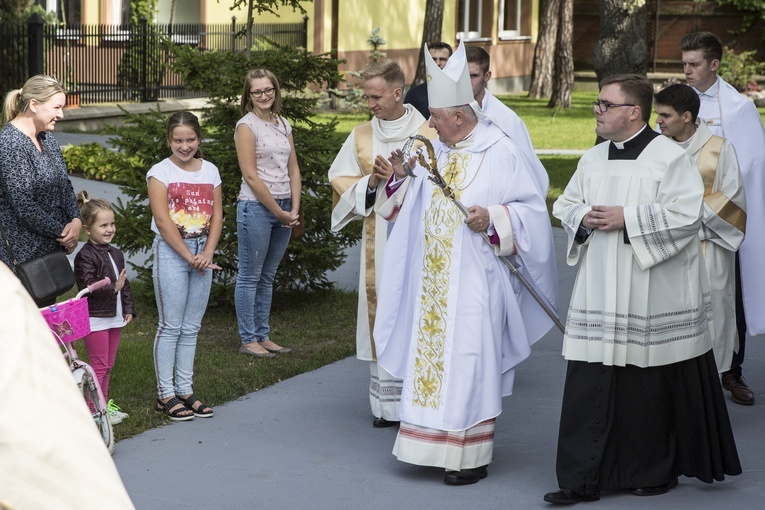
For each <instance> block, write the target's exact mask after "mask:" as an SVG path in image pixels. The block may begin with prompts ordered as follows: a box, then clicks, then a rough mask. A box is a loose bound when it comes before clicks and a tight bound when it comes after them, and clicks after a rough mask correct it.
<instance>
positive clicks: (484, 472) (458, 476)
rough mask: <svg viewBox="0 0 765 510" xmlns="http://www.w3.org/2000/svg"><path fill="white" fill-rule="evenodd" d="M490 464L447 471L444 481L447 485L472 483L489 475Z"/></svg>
mask: <svg viewBox="0 0 765 510" xmlns="http://www.w3.org/2000/svg"><path fill="white" fill-rule="evenodd" d="M487 467H488V466H481V467H477V468H473V469H463V470H462V471H447V473H446V476H445V477H444V483H445V484H447V485H470V484H471V483H476V482H477V481H478V480H482V479H484V478H486V477H487V476H488V475H489V470H488V469H486V468H487Z"/></svg>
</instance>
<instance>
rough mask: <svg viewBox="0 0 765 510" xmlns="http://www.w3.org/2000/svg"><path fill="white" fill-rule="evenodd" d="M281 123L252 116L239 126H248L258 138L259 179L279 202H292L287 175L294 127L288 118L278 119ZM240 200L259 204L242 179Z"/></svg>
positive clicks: (256, 148)
mask: <svg viewBox="0 0 765 510" xmlns="http://www.w3.org/2000/svg"><path fill="white" fill-rule="evenodd" d="M276 119H277V123H276V124H272V123H270V122H266V121H264V120H263V119H261V118H260V117H258V116H257V115H255V114H254V113H252V112H250V113H248V114H247V115H245V116H244V117H242V118H241V119H240V120H239V122H237V123H236V127H237V129H238V128H239V125H240V124H246V125H247V127H249V128H250V129H251V130H252V133H253V134H254V135H255V158H256V162H257V165H258V177H259V178H260V180H262V181H263V183H264V184H265V185H266V187H267V188H268V190H269V191H270V192H271V194H272V195H273V196H274V198H276V199H282V198H290V196H291V195H290V178H289V175H288V174H287V163H288V162H289V158H290V152H292V147H290V140H289V137H290V135H292V126H290V124H289V122H287V119H285V118H284V117H277V118H276ZM239 200H255V194H254V193H253V192H252V188H250V186H249V184H247V182H246V181H245V180H244V178H242V187H241V188H240V190H239Z"/></svg>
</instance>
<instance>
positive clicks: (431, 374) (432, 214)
mask: <svg viewBox="0 0 765 510" xmlns="http://www.w3.org/2000/svg"><path fill="white" fill-rule="evenodd" d="M470 157H471V155H470V154H469V153H460V152H458V151H454V152H450V153H449V155H448V156H447V158H446V168H445V169H444V170H443V173H442V175H443V177H444V179H445V180H446V182H447V183H449V184H450V185H451V187H452V189H453V190H454V193H455V197H456V198H457V199H458V200H459V198H460V196H461V195H462V187H463V186H464V185H465V180H466V171H465V169H466V166H467V164H468V163H469V161H470ZM479 170H480V168H479ZM463 221H464V216H463V215H462V213H461V212H460V211H459V210H458V209H457V207H456V206H455V205H454V203H453V202H452V201H451V200H450V199H448V198H446V197H445V196H444V194H443V192H442V191H441V189H440V188H437V187H435V186H434V187H433V192H432V196H431V203H430V207H428V209H427V211H426V213H425V250H424V253H423V261H422V267H423V277H422V290H421V295H422V306H421V308H420V317H419V326H418V334H417V349H416V353H417V354H416V356H417V359H416V361H415V375H414V381H413V383H414V392H413V404H414V405H416V406H421V407H432V408H434V409H438V408H439V406H440V405H441V391H442V389H443V372H444V351H445V345H446V338H445V335H446V329H447V320H446V319H447V314H448V313H449V306H448V304H449V303H448V300H449V293H448V292H446V289H449V287H450V285H449V279H450V274H451V271H452V265H453V264H454V263H456V261H455V260H453V256H452V254H453V252H454V250H453V248H454V241H455V235H456V230H457V228H458V227H459V226H460V225H461V224H462V222H463ZM452 313H454V312H453V307H452Z"/></svg>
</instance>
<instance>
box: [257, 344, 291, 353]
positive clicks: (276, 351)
mask: <svg viewBox="0 0 765 510" xmlns="http://www.w3.org/2000/svg"><path fill="white" fill-rule="evenodd" d="M262 347H263V348H264V349H265V350H267V351H268V352H273V353H274V354H288V353H290V352H292V349H290V348H289V347H279V348H278V349H269V348H268V347H266V346H265V345H263V346H262Z"/></svg>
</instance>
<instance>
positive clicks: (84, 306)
mask: <svg viewBox="0 0 765 510" xmlns="http://www.w3.org/2000/svg"><path fill="white" fill-rule="evenodd" d="M110 283H111V280H110V279H109V278H104V279H103V280H99V281H97V282H96V283H94V284H93V285H89V286H88V287H86V288H84V289H82V290H81V291H80V292H78V293H77V295H76V296H75V297H73V298H71V299H69V300H67V301H64V302H62V303H56V304H54V305H50V306H46V307H45V308H41V309H40V311H41V312H42V315H43V317H44V318H45V321H46V322H47V323H48V327H50V330H51V332H53V336H54V337H56V339H57V340H58V342H59V343H60V344H61V345H62V346H63V347H64V357H65V358H66V359H67V361H68V362H69V369H70V370H71V371H72V376H73V377H74V380H75V382H76V383H77V386H78V387H79V389H80V391H81V392H82V395H83V397H84V398H85V402H87V404H88V406H89V407H90V412H91V414H92V415H93V420H94V421H95V422H96V427H97V428H98V431H99V433H100V434H101V437H102V438H103V440H104V443H105V444H106V447H107V449H108V450H109V453H114V431H113V430H112V422H111V420H110V419H109V411H108V409H107V403H106V399H105V398H104V394H103V392H102V391H101V386H100V385H99V384H98V378H97V377H96V374H95V372H94V371H93V368H91V366H90V365H88V364H87V363H85V362H84V361H82V360H81V359H80V358H79V357H78V356H77V351H76V350H75V349H74V347H72V342H74V341H75V340H79V339H80V338H83V337H85V336H87V335H88V334H89V333H90V316H89V314H88V300H87V299H86V298H85V296H86V295H87V294H88V293H90V292H92V291H94V290H96V289H100V288H101V287H105V286H106V285H109V284H110Z"/></svg>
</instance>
